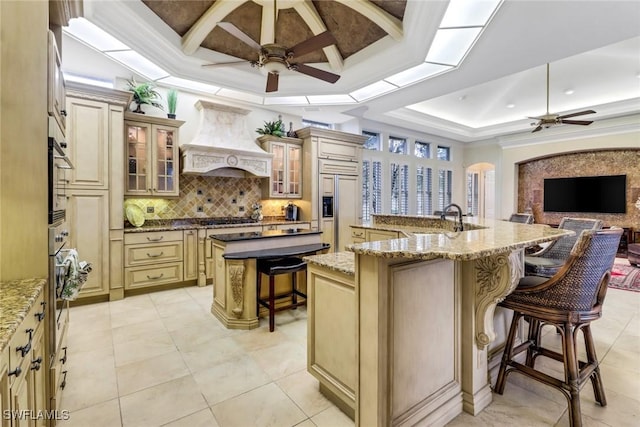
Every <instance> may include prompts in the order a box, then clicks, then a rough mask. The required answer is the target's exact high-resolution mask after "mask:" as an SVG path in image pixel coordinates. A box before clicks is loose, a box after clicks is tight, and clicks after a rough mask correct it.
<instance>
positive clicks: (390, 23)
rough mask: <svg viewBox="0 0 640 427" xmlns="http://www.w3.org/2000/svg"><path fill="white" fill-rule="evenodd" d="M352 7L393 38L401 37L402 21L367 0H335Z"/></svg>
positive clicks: (402, 31) (402, 32)
mask: <svg viewBox="0 0 640 427" xmlns="http://www.w3.org/2000/svg"><path fill="white" fill-rule="evenodd" d="M335 1H336V2H338V3H342V4H343V5H345V6H347V7H349V8H351V9H353V10H354V11H356V12H358V13H359V14H360V15H363V16H366V17H367V18H368V19H369V20H370V21H371V22H373V23H375V24H376V25H377V26H379V27H380V28H382V29H383V30H384V31H385V32H386V33H387V34H389V35H390V36H391V37H392V38H393V39H394V40H400V39H402V36H403V35H404V30H403V27H402V21H400V20H399V19H398V18H396V17H395V16H393V15H390V14H389V13H388V12H386V11H385V10H384V9H381V8H379V7H378V6H376V5H375V3H372V2H371V1H369V0H335Z"/></svg>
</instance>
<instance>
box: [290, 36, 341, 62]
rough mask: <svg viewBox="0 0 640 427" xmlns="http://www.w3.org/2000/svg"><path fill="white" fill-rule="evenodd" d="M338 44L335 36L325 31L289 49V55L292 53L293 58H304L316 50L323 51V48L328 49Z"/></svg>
mask: <svg viewBox="0 0 640 427" xmlns="http://www.w3.org/2000/svg"><path fill="white" fill-rule="evenodd" d="M336 43H337V42H336V39H335V37H333V34H331V33H330V32H329V31H325V32H323V33H320V34H318V35H315V36H313V37H311V38H310V39H307V40H305V41H303V42H300V43H298V44H297V45H295V46H294V47H292V48H291V49H289V50H288V51H287V53H291V54H292V55H293V56H302V55H304V54H307V53H309V52H313V51H314V50H318V49H322V48H323V47H327V46H330V45H332V44H336Z"/></svg>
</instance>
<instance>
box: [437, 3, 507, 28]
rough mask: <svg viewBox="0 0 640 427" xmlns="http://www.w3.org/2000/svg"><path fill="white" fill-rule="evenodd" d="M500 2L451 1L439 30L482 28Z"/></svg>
mask: <svg viewBox="0 0 640 427" xmlns="http://www.w3.org/2000/svg"><path fill="white" fill-rule="evenodd" d="M501 1H502V0H473V1H469V0H451V1H450V2H449V6H447V11H446V12H445V14H444V17H443V18H442V22H441V23H440V28H447V27H470V26H483V25H486V24H487V21H488V20H489V18H491V15H492V14H493V11H494V10H496V7H497V6H498V5H499V4H500V2H501Z"/></svg>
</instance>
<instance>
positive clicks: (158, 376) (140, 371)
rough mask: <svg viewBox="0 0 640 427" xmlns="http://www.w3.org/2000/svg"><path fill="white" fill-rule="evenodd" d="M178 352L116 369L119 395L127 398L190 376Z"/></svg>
mask: <svg viewBox="0 0 640 427" xmlns="http://www.w3.org/2000/svg"><path fill="white" fill-rule="evenodd" d="M189 373H190V372H189V369H188V368H187V365H186V364H185V363H184V361H183V360H182V356H181V355H180V353H179V352H178V351H173V352H171V353H167V354H163V355H161V356H157V357H152V358H149V359H145V360H142V361H139V362H133V363H129V364H126V365H123V366H120V367H118V368H116V375H117V377H118V393H119V394H120V396H126V395H127V394H131V393H133V392H136V391H139V390H142V389H144V388H147V387H151V386H154V385H158V384H162V383H164V382H167V381H170V380H173V379H176V378H180V377H183V376H185V375H189Z"/></svg>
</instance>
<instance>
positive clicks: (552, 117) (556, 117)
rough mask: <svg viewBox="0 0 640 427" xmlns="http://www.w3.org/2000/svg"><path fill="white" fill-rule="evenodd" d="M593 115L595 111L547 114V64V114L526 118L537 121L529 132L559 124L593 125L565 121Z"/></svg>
mask: <svg viewBox="0 0 640 427" xmlns="http://www.w3.org/2000/svg"><path fill="white" fill-rule="evenodd" d="M594 113H595V111H593V110H584V111H578V112H577V113H570V114H562V115H560V114H551V113H549V63H547V113H546V114H544V115H542V116H538V117H528V118H529V119H534V120H538V122H537V123H531V126H536V128H535V129H534V130H532V131H531V132H538V131H541V130H542V129H543V128H544V129H548V128H550V127H551V126H554V125H561V124H567V125H582V126H587V125H590V124H591V123H593V120H566V119H568V118H570V117H577V116H583V115H585V114H594Z"/></svg>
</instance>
